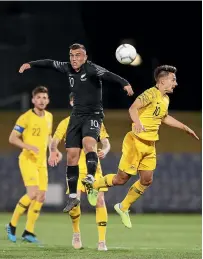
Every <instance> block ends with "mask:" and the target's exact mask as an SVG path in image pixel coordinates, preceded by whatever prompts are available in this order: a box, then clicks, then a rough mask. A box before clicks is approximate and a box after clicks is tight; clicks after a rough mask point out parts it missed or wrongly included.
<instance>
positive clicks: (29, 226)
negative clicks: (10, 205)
mask: <svg viewBox="0 0 203 259" xmlns="http://www.w3.org/2000/svg"><path fill="white" fill-rule="evenodd" d="M32 103H33V104H34V108H33V109H30V110H28V111H27V112H25V113H24V114H22V115H21V116H20V117H19V118H18V120H17V121H16V124H15V126H14V128H13V130H12V132H11V134H10V137H9V142H10V143H11V144H12V145H15V146H17V147H19V148H21V149H22V152H21V154H20V156H19V167H20V171H21V175H22V178H23V182H24V185H25V187H26V194H25V195H24V196H23V197H21V198H20V200H19V201H18V203H17V205H16V208H15V210H14V213H13V215H12V218H11V221H10V223H9V224H8V225H7V226H6V230H7V235H8V239H9V240H10V241H12V242H16V227H17V224H18V221H19V218H20V216H21V215H22V214H23V213H24V212H25V211H26V210H28V212H27V223H26V226H25V231H24V232H23V234H22V239H23V240H24V241H27V242H34V243H35V242H38V240H37V238H36V236H35V234H34V228H35V223H36V221H37V219H38V217H39V214H40V210H41V208H42V205H43V202H44V200H45V192H46V190H47V185H48V172H47V147H48V145H49V144H50V143H51V134H52V121H53V116H52V114H51V113H50V112H47V111H46V110H45V109H46V107H47V105H48V103H49V96H48V90H47V88H46V87H44V86H39V87H36V88H35V89H34V90H33V91H32Z"/></svg>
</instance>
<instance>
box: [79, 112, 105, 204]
mask: <svg viewBox="0 0 203 259" xmlns="http://www.w3.org/2000/svg"><path fill="white" fill-rule="evenodd" d="M101 124H102V118H101V117H100V116H91V117H89V118H87V119H86V121H85V122H84V123H83V127H82V136H83V140H82V144H83V149H84V151H85V154H86V165H87V176H86V178H84V179H83V180H82V183H83V184H84V185H85V187H86V188H87V190H88V200H89V202H90V204H91V205H93V206H95V205H96V200H97V191H96V190H94V189H93V186H92V185H93V182H94V176H95V173H96V170H97V165H98V156H97V142H98V139H99V135H100V128H101Z"/></svg>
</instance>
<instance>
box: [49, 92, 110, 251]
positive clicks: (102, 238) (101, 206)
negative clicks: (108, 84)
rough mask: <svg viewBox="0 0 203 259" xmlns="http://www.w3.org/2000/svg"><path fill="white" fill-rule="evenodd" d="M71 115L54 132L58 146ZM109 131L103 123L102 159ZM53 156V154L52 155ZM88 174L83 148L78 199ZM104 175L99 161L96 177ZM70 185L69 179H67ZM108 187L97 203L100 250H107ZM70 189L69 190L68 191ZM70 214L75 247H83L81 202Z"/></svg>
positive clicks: (107, 150) (63, 137) (99, 196)
mask: <svg viewBox="0 0 203 259" xmlns="http://www.w3.org/2000/svg"><path fill="white" fill-rule="evenodd" d="M72 102H73V95H72V94H70V103H71V105H72ZM69 120H70V117H67V118H65V119H64V120H62V121H61V122H60V123H59V125H58V127H57V129H56V132H55V133H54V136H53V140H52V141H53V142H55V143H54V145H55V146H56V147H57V146H58V143H59V142H60V141H61V140H62V139H64V140H65V136H66V131H67V128H68V123H69ZM108 137H109V135H108V133H107V132H106V129H105V127H104V124H103V123H102V125H101V131H100V141H101V143H102V149H100V150H98V157H99V158H100V159H103V158H104V157H105V156H106V154H107V153H108V152H109V150H110V143H109V140H108ZM50 158H51V156H50ZM57 163H58V161H54V160H51V159H49V164H50V165H51V166H54V165H56V164H57ZM86 175H87V166H86V157H85V152H84V151H83V150H82V151H81V154H80V160H79V179H78V185H77V196H78V199H80V197H81V192H83V193H84V192H86V189H85V187H84V186H83V184H82V182H81V180H82V179H84V178H85V177H86ZM101 177H102V169H101V164H100V162H99V163H98V166H97V170H96V174H95V179H97V180H98V179H99V178H101ZM67 185H68V181H67ZM107 190H108V189H107V188H106V187H105V188H101V189H100V190H99V193H98V197H97V203H96V223H97V226H98V238H99V242H98V250H107V247H106V226H107V220H108V217H107V209H106V204H105V199H104V192H105V191H107ZM68 192H69V191H68V190H67V193H68ZM69 215H70V217H71V220H72V226H73V239H72V245H73V247H74V248H75V249H80V248H81V247H82V242H81V235H80V215H81V210H80V204H78V205H77V206H76V207H74V208H73V209H72V210H71V211H70V212H69Z"/></svg>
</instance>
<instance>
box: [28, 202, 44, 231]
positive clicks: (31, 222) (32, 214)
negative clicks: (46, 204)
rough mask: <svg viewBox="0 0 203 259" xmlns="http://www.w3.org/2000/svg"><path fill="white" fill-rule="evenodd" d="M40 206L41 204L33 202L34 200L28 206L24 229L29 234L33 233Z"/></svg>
mask: <svg viewBox="0 0 203 259" xmlns="http://www.w3.org/2000/svg"><path fill="white" fill-rule="evenodd" d="M42 205H43V203H42V202H39V201H35V200H33V201H32V202H31V204H30V207H29V210H28V214H27V223H26V227H25V229H26V230H27V231H28V232H30V233H34V227H35V223H36V221H37V219H38V217H39V214H40V210H41V208H42Z"/></svg>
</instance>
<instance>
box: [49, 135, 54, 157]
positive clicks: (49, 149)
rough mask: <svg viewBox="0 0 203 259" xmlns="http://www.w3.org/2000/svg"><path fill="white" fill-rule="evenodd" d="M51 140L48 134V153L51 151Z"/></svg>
mask: <svg viewBox="0 0 203 259" xmlns="http://www.w3.org/2000/svg"><path fill="white" fill-rule="evenodd" d="M52 141H53V138H52V136H51V135H49V141H48V148H49V153H51V143H52Z"/></svg>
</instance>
